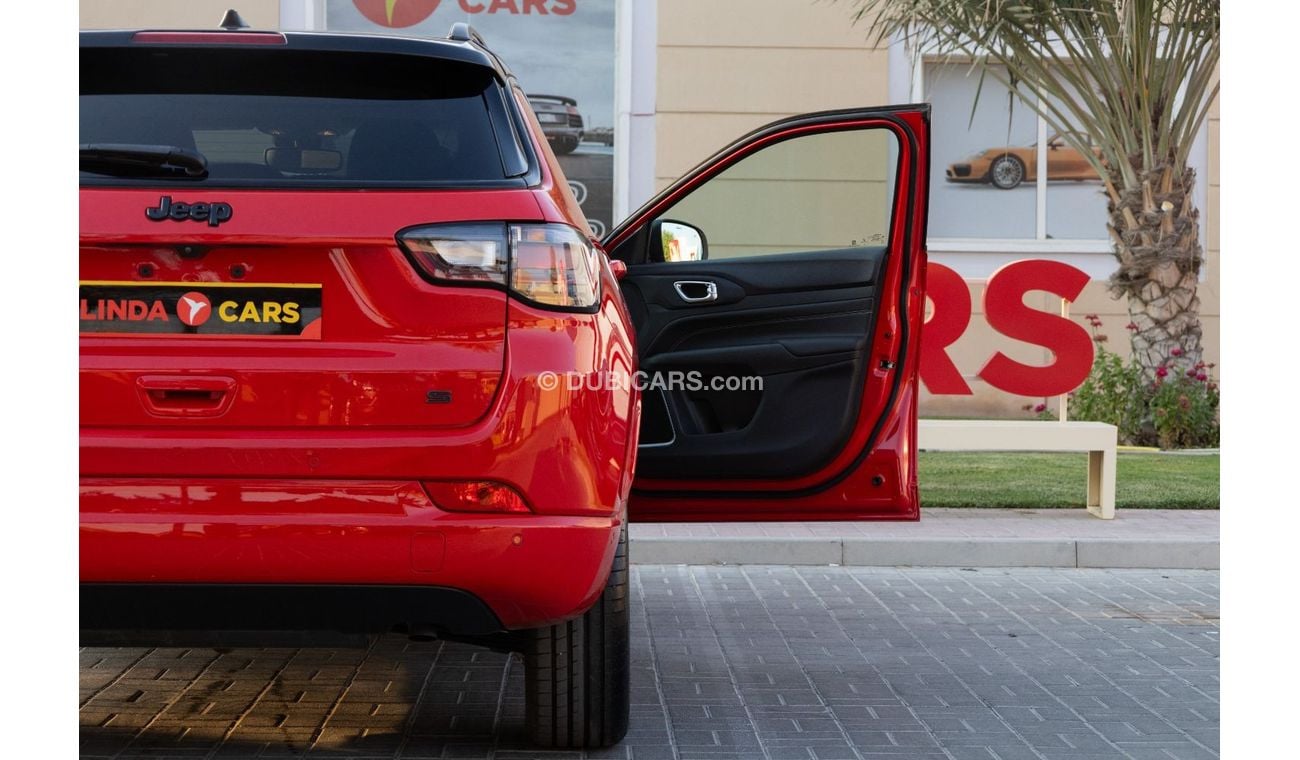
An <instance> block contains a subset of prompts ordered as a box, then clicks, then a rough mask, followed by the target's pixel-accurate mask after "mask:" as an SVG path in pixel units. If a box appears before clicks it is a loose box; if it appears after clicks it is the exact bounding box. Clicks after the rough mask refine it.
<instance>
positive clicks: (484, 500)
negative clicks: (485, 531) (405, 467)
mask: <svg viewBox="0 0 1300 760" xmlns="http://www.w3.org/2000/svg"><path fill="white" fill-rule="evenodd" d="M424 488H425V490H426V491H428V493H429V498H431V499H433V503H434V504H437V505H438V507H440V508H441V509H444V510H446V511H448V512H502V513H510V514H527V513H529V512H532V510H531V509H529V508H528V504H527V503H526V502H525V501H524V497H523V496H520V495H519V492H518V491H516V490H515V489H513V488H511V487H510V486H508V485H505V484H504V483H494V482H492V481H490V480H464V481H450V482H448V481H430V482H426V483H425V484H424Z"/></svg>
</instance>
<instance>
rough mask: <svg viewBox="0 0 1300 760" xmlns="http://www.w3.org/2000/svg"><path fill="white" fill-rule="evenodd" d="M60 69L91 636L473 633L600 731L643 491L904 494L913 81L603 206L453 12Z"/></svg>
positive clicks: (566, 741) (661, 494)
mask: <svg viewBox="0 0 1300 760" xmlns="http://www.w3.org/2000/svg"><path fill="white" fill-rule="evenodd" d="M80 102H81V105H80V131H81V135H80V142H81V145H80V154H81V191H80V192H81V203H80V214H81V216H80V224H81V227H80V234H81V245H80V344H81V345H80V357H81V364H80V373H81V379H80V399H81V407H80V425H81V429H80V445H81V448H80V451H81V457H80V470H81V480H80V494H81V499H80V505H81V506H80V510H81V514H80V535H81V542H80V552H81V619H80V627H81V629H82V630H81V639H82V642H83V644H87V645H115V644H121V645H151V646H158V645H169V644H171V645H178V646H196V645H197V646H203V645H208V646H232V645H240V644H249V645H265V644H268V643H280V642H284V643H304V644H306V643H316V642H323V641H335V640H345V641H353V640H357V639H361V640H364V639H365V638H366V637H369V636H373V635H376V634H383V633H391V632H399V633H405V634H407V635H410V636H414V637H442V638H447V639H454V640H459V641H470V642H475V643H479V644H483V645H486V646H490V647H494V648H497V649H500V650H504V651H513V652H521V653H522V654H523V657H524V662H525V671H526V682H527V721H528V728H529V731H530V733H531V735H532V736H533V738H534V739H535V740H536V741H537V742H538V743H539V744H542V745H546V746H559V747H595V746H604V745H608V744H611V743H613V742H616V741H618V740H619V739H620V738H621V737H622V736H623V734H624V732H625V731H626V727H627V717H628V703H629V696H628V675H629V664H628V651H629V643H628V614H629V612H628V604H629V586H628V564H627V563H628V559H627V529H626V526H627V518H628V514H629V510H630V511H631V513H632V514H633V516H634V517H637V518H639V519H647V520H739V519H745V520H771V519H870V518H893V519H900V518H902V519H915V517H916V516H917V500H916V476H915V448H914V442H915V404H916V394H917V384H916V365H917V361H918V351H917V346H918V343H917V341H918V335H919V327H920V320H921V315H922V313H923V305H924V302H923V297H924V296H923V292H922V289H921V286H922V276H921V275H922V272H923V267H924V248H923V240H924V232H925V224H924V222H925V203H926V187H925V177H926V155H927V147H926V140H927V135H928V110H927V109H926V107H925V106H902V107H894V108H883V109H857V110H847V111H836V112H825V113H818V114H809V115H805V116H800V117H795V118H792V119H786V120H783V121H780V122H777V123H775V124H771V125H768V126H766V127H763V128H761V129H759V130H757V131H755V132H753V133H751V134H750V135H748V136H746V137H744V138H742V139H740V140H739V141H737V142H735V143H733V144H732V145H730V146H728V147H727V148H725V149H723V150H722V151H721V152H719V153H718V154H716V155H715V156H713V157H712V158H710V159H709V160H707V161H706V162H704V163H703V164H701V165H700V166H699V167H697V168H696V169H694V170H693V171H691V172H689V173H687V174H686V175H685V176H684V177H683V178H682V179H681V180H679V181H677V182H676V183H674V184H671V185H669V186H668V187H667V188H666V189H665V190H664V191H663V192H662V193H661V194H660V195H659V196H657V197H655V198H654V199H653V200H651V201H650V202H649V203H647V204H646V205H645V206H644V207H643V208H642V209H640V210H639V211H637V212H636V213H634V214H633V215H632V216H631V217H629V219H628V220H627V221H626V222H624V223H623V224H622V225H620V226H619V227H617V228H616V229H615V230H614V231H613V232H611V233H610V235H609V236H607V237H606V238H605V239H604V240H603V241H601V240H596V239H594V238H593V236H592V234H591V232H590V230H589V228H588V226H587V224H586V221H585V220H584V218H583V215H582V212H581V210H580V209H579V207H578V204H577V203H576V202H575V201H574V198H573V197H572V195H571V194H570V192H569V189H568V185H567V183H566V182H565V181H564V177H563V174H562V173H561V171H560V169H559V166H558V164H557V162H556V159H555V156H554V155H553V153H552V151H551V150H550V148H549V147H548V145H547V140H546V133H545V131H544V128H543V127H542V126H541V125H539V123H538V121H537V119H536V118H535V116H534V114H533V112H532V110H531V109H530V107H529V105H528V99H527V96H526V95H525V94H524V90H522V89H521V88H520V86H519V85H518V84H517V83H516V80H515V78H514V76H513V75H512V74H511V73H510V72H509V71H508V70H507V69H506V68H505V67H504V66H503V65H502V64H501V62H500V61H499V60H498V59H497V57H496V56H495V55H494V54H493V53H492V52H491V51H489V50H488V49H487V48H486V47H485V46H484V45H483V43H482V40H481V39H480V38H479V37H478V36H477V35H476V34H474V33H473V31H472V30H470V29H469V28H468V27H467V26H465V25H463V24H458V25H456V26H455V27H453V29H452V32H451V34H450V35H449V37H448V38H447V39H438V40H426V39H412V38H397V37H391V38H389V37H367V36H357V35H334V34H308V33H278V32H262V31H249V30H246V29H237V28H232V29H224V30H220V31H136V32H129V31H128V32H86V33H83V34H82V35H81V101H80ZM638 362H639V364H638ZM634 464H635V465H636V466H637V468H638V471H637V478H636V481H635V482H634V481H633V467H634Z"/></svg>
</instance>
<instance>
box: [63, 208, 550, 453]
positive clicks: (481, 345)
mask: <svg viewBox="0 0 1300 760" xmlns="http://www.w3.org/2000/svg"><path fill="white" fill-rule="evenodd" d="M164 197H170V201H169V202H170V203H171V204H172V205H173V206H174V205H175V204H177V203H184V204H187V207H191V208H192V207H193V204H199V203H203V204H207V207H208V208H212V207H213V205H214V204H225V208H228V209H230V210H231V214H230V218H229V219H228V220H225V221H223V222H222V223H221V224H220V225H219V226H218V225H209V224H205V223H196V221H195V220H193V219H191V218H186V219H185V220H173V219H170V218H168V219H166V220H164V221H161V222H159V221H154V220H151V219H150V218H149V216H147V215H146V210H147V209H159V208H160V207H161V206H162V205H163V204H164V203H167V202H168V201H164V200H163V198H164ZM537 214H538V210H537V206H536V203H535V201H534V200H533V198H532V197H531V195H530V193H529V192H528V191H526V190H469V191H438V192H428V191H422V192H402V191H319V190H317V191H297V192H295V191H286V190H280V191H274V192H269V191H248V190H233V189H224V190H223V189H216V188H212V189H204V190H202V191H200V190H189V191H187V190H185V189H180V190H177V189H174V188H164V189H162V190H159V189H136V188H131V189H125V188H111V189H110V188H103V189H91V188H85V189H83V190H82V196H81V241H82V242H81V251H80V279H81V283H80V294H79V295H80V303H79V314H80V324H81V393H80V398H81V424H82V426H83V427H142V426H178V425H183V426H208V427H214V428H230V427H240V428H284V427H299V426H313V427H351V426H368V427H393V428H403V427H419V428H428V427H446V426H462V425H467V424H470V423H472V422H474V421H475V420H477V419H479V418H480V417H482V416H483V415H484V414H485V413H486V412H487V411H488V409H489V407H490V405H491V403H492V399H493V397H494V394H495V392H496V388H497V384H498V382H499V381H500V378H501V374H502V372H503V368H504V364H505V360H506V357H505V329H506V296H505V294H504V292H502V291H501V290H496V289H490V288H478V287H463V286H449V285H434V284H432V283H431V282H429V281H427V280H426V279H424V278H422V277H421V276H420V274H419V272H418V271H417V269H416V267H415V266H414V265H413V263H412V262H411V260H410V259H409V258H408V257H407V255H406V253H405V252H404V251H403V250H402V249H401V248H400V247H398V245H397V244H396V242H395V237H394V236H395V234H396V233H397V231H398V230H401V229H402V228H404V227H409V226H411V225H415V224H426V223H431V222H438V221H447V220H455V221H463V220H472V219H476V218H482V219H502V218H511V219H532V218H536V216H537Z"/></svg>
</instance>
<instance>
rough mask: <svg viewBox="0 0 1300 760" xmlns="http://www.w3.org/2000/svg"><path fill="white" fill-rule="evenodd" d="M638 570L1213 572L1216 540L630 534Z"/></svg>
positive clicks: (1215, 566) (1215, 563)
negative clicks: (832, 567) (1084, 569)
mask: <svg viewBox="0 0 1300 760" xmlns="http://www.w3.org/2000/svg"><path fill="white" fill-rule="evenodd" d="M630 554H631V558H632V561H633V562H634V563H637V564H642V565H849V566H855V567H1093V568H1126V567H1129V568H1168V569H1170V570H1218V569H1219V541H1218V539H1217V538H1216V539H1201V538H1176V539H1127V538H1001V537H999V538H992V537H990V538H972V537H951V538H901V537H900V538H894V537H891V538H860V537H846V538H830V537H812V538H808V537H789V538H770V537H753V538H749V537H731V536H726V537H724V536H713V537H695V536H690V537H662V536H643V537H639V538H638V537H636V536H635V535H634V536H632V539H631V545H630Z"/></svg>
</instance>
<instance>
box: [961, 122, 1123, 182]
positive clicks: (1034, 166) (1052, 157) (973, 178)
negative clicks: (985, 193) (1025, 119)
mask: <svg viewBox="0 0 1300 760" xmlns="http://www.w3.org/2000/svg"><path fill="white" fill-rule="evenodd" d="M1092 152H1093V153H1095V154H1096V155H1097V156H1098V157H1100V156H1101V149H1100V148H1098V147H1096V146H1092ZM946 174H947V176H946V179H947V180H948V181H949V182H987V183H989V184H991V185H993V186H994V187H997V188H1001V189H1003V190H1010V189H1012V188H1014V187H1019V185H1020V183H1021V182H1026V181H1029V182H1035V181H1037V180H1038V143H1037V142H1035V143H1032V144H1030V145H1027V146H1024V147H1005V148H989V149H988V150H985V151H981V152H979V153H976V154H975V155H973V156H971V157H970V158H968V159H966V160H965V161H959V162H957V163H954V164H949V165H948V171H947V172H946ZM1047 178H1048V179H1049V180H1058V179H1073V180H1087V179H1100V177H1099V176H1097V170H1096V169H1094V168H1093V167H1092V164H1090V163H1088V160H1087V159H1086V158H1084V157H1083V154H1082V153H1080V152H1079V150H1078V149H1077V148H1074V147H1073V146H1071V145H1069V144H1067V143H1066V142H1065V140H1064V139H1062V137H1061V136H1060V135H1059V134H1057V135H1052V136H1051V138H1049V139H1048V141H1047Z"/></svg>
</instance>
